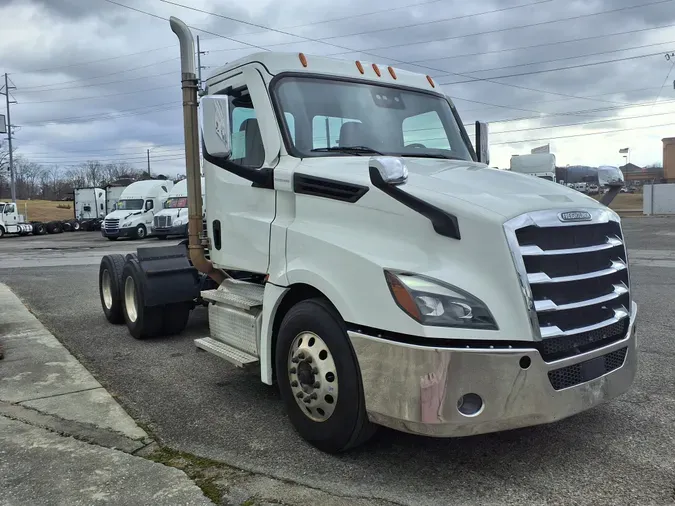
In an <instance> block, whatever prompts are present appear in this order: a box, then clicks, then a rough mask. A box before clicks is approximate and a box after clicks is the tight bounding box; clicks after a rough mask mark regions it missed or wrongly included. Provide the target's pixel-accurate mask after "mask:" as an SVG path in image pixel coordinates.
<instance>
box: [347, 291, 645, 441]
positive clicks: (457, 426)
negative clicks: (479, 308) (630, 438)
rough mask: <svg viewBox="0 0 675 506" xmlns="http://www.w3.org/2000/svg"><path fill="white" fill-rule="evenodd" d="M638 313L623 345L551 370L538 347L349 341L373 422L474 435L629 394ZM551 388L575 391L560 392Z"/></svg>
mask: <svg viewBox="0 0 675 506" xmlns="http://www.w3.org/2000/svg"><path fill="white" fill-rule="evenodd" d="M636 314H637V305H636V304H635V303H632V307H631V315H630V324H629V327H628V332H627V334H626V337H624V338H623V339H622V340H620V341H617V342H614V343H612V344H609V345H607V346H604V347H602V348H598V349H595V350H592V351H589V352H586V353H582V354H579V355H575V356H573V357H569V358H564V359H560V360H556V361H554V362H548V363H547V362H544V360H543V359H542V357H541V355H540V354H539V352H538V351H537V350H536V349H534V348H532V349H528V348H518V349H485V348H483V349H477V348H438V347H430V346H429V347H428V346H418V345H410V344H403V343H400V342H393V341H389V340H386V339H381V338H376V337H372V336H368V335H365V334H362V333H359V332H351V331H350V332H349V337H350V340H351V343H352V346H353V347H354V350H355V352H356V356H357V359H358V363H359V367H360V369H361V378H362V381H363V389H364V394H365V401H366V410H367V411H368V417H369V418H370V420H371V421H373V422H375V423H377V424H380V425H384V426H387V427H391V428H393V429H397V430H401V431H404V432H409V433H413V434H424V435H428V436H436V437H454V436H469V435H475V434H483V433H488V432H497V431H502V430H509V429H516V428H519V427H527V426H531V425H539V424H544V423H550V422H554V421H557V420H561V419H563V418H566V417H568V416H571V415H574V414H576V413H580V412H582V411H585V410H587V409H589V408H592V407H593V406H596V405H598V404H600V403H602V402H605V401H607V400H609V399H612V398H614V397H617V396H619V395H621V394H623V393H624V392H626V391H627V390H628V389H629V387H630V386H631V384H632V382H633V379H634V378H635V374H636V370H637V356H636V336H635V317H636ZM525 357H526V358H525ZM594 359H595V360H594ZM582 363H586V364H585V365H583V366H582V365H580V364H582ZM525 366H527V367H525ZM552 371H557V372H552ZM549 373H552V374H551V375H549ZM550 376H553V378H551V377H550ZM588 377H592V378H595V379H591V380H589V381H584V378H588ZM580 380H581V381H580ZM552 381H558V383H557V386H558V388H560V382H561V381H562V382H563V384H565V382H566V383H569V384H570V386H568V387H566V388H561V389H559V390H556V389H554V388H553V385H552ZM468 394H473V395H468ZM463 396H464V397H463ZM478 397H480V402H477V398H478ZM462 402H463V404H462ZM460 404H461V405H462V406H461V409H462V411H464V413H465V414H463V413H462V412H460ZM466 413H468V414H466Z"/></svg>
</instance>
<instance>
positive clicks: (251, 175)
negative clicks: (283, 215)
mask: <svg viewBox="0 0 675 506" xmlns="http://www.w3.org/2000/svg"><path fill="white" fill-rule="evenodd" d="M202 155H203V157H204V160H206V161H207V162H209V163H212V164H213V165H215V166H216V167H220V168H221V169H223V170H226V171H227V172H231V173H232V174H234V175H236V176H239V177H242V178H244V179H247V180H248V181H251V182H252V183H253V187H255V188H267V189H270V190H273V189H274V171H273V170H272V169H270V168H262V169H251V168H249V167H244V166H242V165H239V164H237V163H234V162H231V161H230V160H226V159H224V158H218V157H215V156H212V155H210V154H209V152H208V151H206V145H205V143H204V138H203V137H202Z"/></svg>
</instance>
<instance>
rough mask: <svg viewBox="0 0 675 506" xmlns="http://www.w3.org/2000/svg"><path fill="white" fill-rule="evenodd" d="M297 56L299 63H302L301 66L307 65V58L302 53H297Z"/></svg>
mask: <svg viewBox="0 0 675 506" xmlns="http://www.w3.org/2000/svg"><path fill="white" fill-rule="evenodd" d="M298 58H300V63H302V66H303V67H306V66H307V58H305V55H304V54H303V53H298Z"/></svg>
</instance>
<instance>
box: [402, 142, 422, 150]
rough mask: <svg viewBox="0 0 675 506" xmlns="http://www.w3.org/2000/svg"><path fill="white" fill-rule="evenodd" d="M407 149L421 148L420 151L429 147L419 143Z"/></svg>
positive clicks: (409, 145)
mask: <svg viewBox="0 0 675 506" xmlns="http://www.w3.org/2000/svg"><path fill="white" fill-rule="evenodd" d="M406 148H420V149H427V147H426V146H425V145H424V144H420V143H419V142H414V143H412V144H408V145H407V146H406Z"/></svg>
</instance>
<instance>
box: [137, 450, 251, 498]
mask: <svg viewBox="0 0 675 506" xmlns="http://www.w3.org/2000/svg"><path fill="white" fill-rule="evenodd" d="M146 458H147V459H149V460H152V461H153V462H158V463H160V464H164V465H165V466H170V467H175V468H176V469H180V470H181V471H183V472H184V473H185V474H187V475H188V477H189V478H190V479H191V480H192V481H194V482H195V484H196V485H197V486H198V487H199V488H201V489H202V492H203V493H204V495H205V496H206V497H208V498H209V499H210V500H211V501H213V502H214V503H216V504H220V503H221V501H222V498H223V496H224V495H225V494H226V493H227V491H228V489H229V486H230V484H233V483H234V482H236V481H238V480H240V479H243V478H246V477H248V476H249V474H248V473H247V472H245V471H241V470H239V469H234V468H232V467H230V466H228V465H226V464H223V463H222V462H218V461H216V460H211V459H208V458H205V457H197V456H196V455H192V454H190V453H185V452H180V451H178V450H174V449H172V448H167V447H160V448H159V449H157V450H156V451H154V452H153V453H151V454H150V455H148V456H147V457H146ZM251 501H253V499H252V498H251V499H248V500H247V501H246V502H245V503H244V504H245V505H246V506H253V505H255V502H251Z"/></svg>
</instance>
